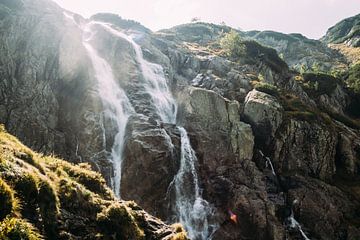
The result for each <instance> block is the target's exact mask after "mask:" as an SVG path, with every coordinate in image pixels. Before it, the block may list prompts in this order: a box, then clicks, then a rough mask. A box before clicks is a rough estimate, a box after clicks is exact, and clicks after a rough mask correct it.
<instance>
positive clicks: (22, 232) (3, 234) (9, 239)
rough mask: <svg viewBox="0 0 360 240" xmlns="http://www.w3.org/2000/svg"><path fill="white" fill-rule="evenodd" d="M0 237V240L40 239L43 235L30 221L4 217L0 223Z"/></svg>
mask: <svg viewBox="0 0 360 240" xmlns="http://www.w3.org/2000/svg"><path fill="white" fill-rule="evenodd" d="M0 229H1V231H0V239H2V240H41V239H43V237H42V236H41V235H40V234H39V232H38V230H37V229H36V228H35V227H34V226H33V225H31V224H30V223H28V222H26V221H24V220H21V219H17V218H6V219H5V220H4V221H2V222H1V223H0Z"/></svg>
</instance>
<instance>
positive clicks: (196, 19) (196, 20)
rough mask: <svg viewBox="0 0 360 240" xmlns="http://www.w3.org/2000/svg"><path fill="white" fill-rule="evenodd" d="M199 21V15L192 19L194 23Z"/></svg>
mask: <svg viewBox="0 0 360 240" xmlns="http://www.w3.org/2000/svg"><path fill="white" fill-rule="evenodd" d="M199 21H200V18H198V17H194V18H192V19H191V22H192V23H196V22H199Z"/></svg>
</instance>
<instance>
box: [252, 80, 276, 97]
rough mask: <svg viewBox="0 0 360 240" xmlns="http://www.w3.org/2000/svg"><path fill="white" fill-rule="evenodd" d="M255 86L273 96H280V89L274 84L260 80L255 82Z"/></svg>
mask: <svg viewBox="0 0 360 240" xmlns="http://www.w3.org/2000/svg"><path fill="white" fill-rule="evenodd" d="M254 88H255V89H256V90H257V91H260V92H263V93H267V94H270V95H271V96H274V97H279V89H278V88H277V87H275V86H274V85H272V84H269V83H264V82H258V83H256V84H255V86H254Z"/></svg>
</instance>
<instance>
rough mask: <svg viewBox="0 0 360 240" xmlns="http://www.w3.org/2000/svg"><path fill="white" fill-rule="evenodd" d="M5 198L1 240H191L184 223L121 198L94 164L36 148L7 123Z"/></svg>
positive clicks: (2, 161) (2, 162) (0, 197)
mask: <svg viewBox="0 0 360 240" xmlns="http://www.w3.org/2000/svg"><path fill="white" fill-rule="evenodd" d="M0 201H1V215H0V226H1V231H0V238H1V239H29V240H36V239H43V237H45V238H46V239H164V240H165V239H168V240H170V239H174V240H175V239H177V240H180V239H186V235H185V233H184V232H182V230H181V227H180V226H178V227H177V226H174V227H170V226H167V225H165V224H164V223H162V222H161V221H160V220H159V219H156V218H154V217H152V216H150V215H148V214H147V213H146V212H145V211H143V210H142V209H141V208H140V207H139V206H137V205H136V204H135V203H134V202H124V201H118V200H116V199H115V198H114V196H113V193H112V192H111V190H110V189H109V188H108V187H107V186H106V184H105V180H104V179H103V178H102V177H101V175H100V174H99V173H95V172H92V171H91V170H90V166H89V165H87V164H81V165H72V164H70V163H68V162H65V161H64V160H60V159H58V158H55V157H48V156H43V155H40V154H38V153H35V152H33V151H31V150H30V149H29V148H27V147H25V146H24V145H22V144H21V143H20V142H19V141H18V140H17V139H16V138H15V137H13V136H11V135H10V134H8V133H6V132H5V130H4V127H3V126H2V125H1V126H0ZM42 236H43V237H42Z"/></svg>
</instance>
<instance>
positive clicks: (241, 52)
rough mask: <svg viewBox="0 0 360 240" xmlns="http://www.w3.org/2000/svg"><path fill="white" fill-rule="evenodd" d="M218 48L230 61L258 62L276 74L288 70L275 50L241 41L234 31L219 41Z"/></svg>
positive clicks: (250, 41) (254, 42)
mask: <svg viewBox="0 0 360 240" xmlns="http://www.w3.org/2000/svg"><path fill="white" fill-rule="evenodd" d="M220 46H221V48H222V49H223V52H224V54H225V55H226V56H227V57H229V58H231V59H232V60H235V61H239V62H244V63H247V64H256V63H258V62H259V61H260V62H263V63H265V64H266V65H267V66H268V67H270V68H271V69H272V70H273V71H275V72H278V73H280V72H282V71H284V70H286V69H288V66H287V64H286V63H285V62H284V61H283V60H282V59H281V58H280V57H279V56H278V54H277V52H276V50H275V49H273V48H268V47H265V46H262V45H261V44H259V43H258V42H256V41H252V40H243V39H242V38H241V36H240V35H239V33H237V32H236V31H231V32H229V33H227V34H225V35H224V37H222V38H221V39H220Z"/></svg>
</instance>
